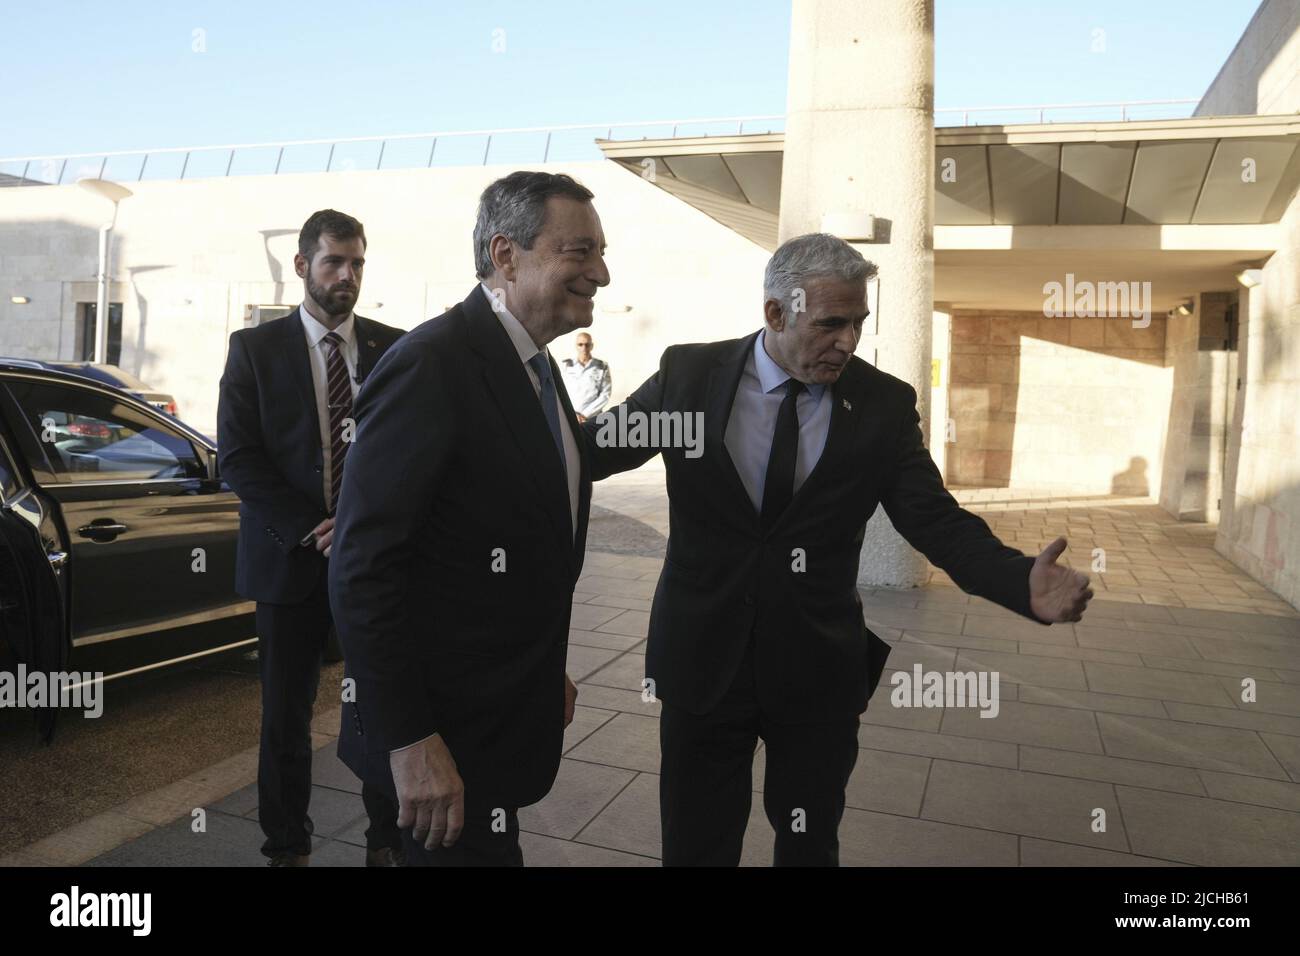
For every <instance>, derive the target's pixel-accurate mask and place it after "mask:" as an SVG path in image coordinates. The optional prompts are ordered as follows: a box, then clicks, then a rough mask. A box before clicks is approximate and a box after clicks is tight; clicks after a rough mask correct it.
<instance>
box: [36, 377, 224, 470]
mask: <svg viewBox="0 0 1300 956" xmlns="http://www.w3.org/2000/svg"><path fill="white" fill-rule="evenodd" d="M10 392H11V394H12V395H13V397H14V398H15V399H16V400H17V402H18V405H19V407H20V408H21V409H22V412H23V415H24V417H26V419H27V421H28V423H29V424H30V425H31V427H32V431H34V432H35V433H36V437H37V440H38V441H40V443H41V444H42V446H43V447H44V449H45V455H46V457H47V458H48V459H49V461H50V464H51V466H52V467H53V469H54V473H55V477H56V478H57V479H58V480H60V481H66V482H79V481H104V480H117V481H140V480H144V479H150V478H202V477H204V475H205V474H206V469H205V468H204V466H203V464H202V462H201V461H200V460H199V457H198V455H197V454H196V453H195V451H194V446H193V445H191V444H190V442H189V440H188V439H186V438H184V437H182V436H180V435H178V434H176V433H175V432H173V431H171V430H169V429H167V428H165V427H163V426H162V425H161V423H159V422H157V421H155V420H154V419H153V418H151V417H149V416H148V415H146V414H144V413H143V412H140V411H138V410H137V409H135V408H132V407H131V406H129V405H127V404H125V403H124V402H121V401H119V400H117V399H115V398H113V397H112V396H110V395H105V394H103V393H101V392H96V391H92V390H91V389H81V388H76V387H73V386H68V385H51V384H49V383H45V382H34V381H27V382H19V383H15V384H13V385H11V386H10Z"/></svg>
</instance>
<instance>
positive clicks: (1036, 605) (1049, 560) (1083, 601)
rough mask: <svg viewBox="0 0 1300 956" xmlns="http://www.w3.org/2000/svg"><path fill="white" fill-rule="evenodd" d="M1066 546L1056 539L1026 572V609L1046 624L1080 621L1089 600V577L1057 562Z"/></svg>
mask: <svg viewBox="0 0 1300 956" xmlns="http://www.w3.org/2000/svg"><path fill="white" fill-rule="evenodd" d="M1065 543H1066V542H1065V539H1064V538H1057V539H1056V540H1055V541H1053V542H1052V543H1051V544H1049V545H1048V546H1047V547H1046V548H1044V549H1043V553H1042V554H1040V555H1039V556H1038V557H1037V558H1035V559H1034V566H1033V568H1031V569H1030V571H1029V609H1030V610H1031V611H1033V612H1034V616H1035V617H1037V618H1038V619H1039V620H1040V621H1043V622H1045V623H1048V624H1056V623H1060V622H1064V621H1078V620H1080V619H1081V618H1082V617H1083V612H1084V609H1085V608H1087V606H1088V601H1090V600H1091V599H1092V588H1090V587H1088V582H1089V580H1090V579H1089V577H1088V575H1086V574H1084V573H1082V572H1080V571H1075V570H1074V569H1073V568H1066V567H1062V566H1061V565H1059V564H1057V563H1056V559H1057V558H1059V557H1060V556H1061V552H1063V551H1064V550H1065Z"/></svg>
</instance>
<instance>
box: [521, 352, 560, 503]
mask: <svg viewBox="0 0 1300 956" xmlns="http://www.w3.org/2000/svg"><path fill="white" fill-rule="evenodd" d="M528 364H529V365H531V366H532V367H533V371H534V372H536V373H537V381H538V382H540V383H541V386H542V390H541V395H540V396H539V398H541V400H542V414H543V415H545V416H546V424H547V425H548V426H550V429H551V437H552V438H553V439H555V450H556V451H558V452H559V453H560V473H561V474H562V475H564V481H565V484H566V485H567V484H568V481H569V477H568V476H569V470H568V468H566V467H565V460H564V438H563V436H562V435H561V434H560V413H559V412H558V411H557V410H556V405H555V379H553V378H552V377H551V363H550V362H549V361H547V358H546V353H545V352H538V353H537V354H536V355H534V356H533V357H532V358H530V359H529V360H528Z"/></svg>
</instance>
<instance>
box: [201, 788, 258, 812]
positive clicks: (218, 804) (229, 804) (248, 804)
mask: <svg viewBox="0 0 1300 956" xmlns="http://www.w3.org/2000/svg"><path fill="white" fill-rule="evenodd" d="M207 809H208V810H215V811H217V812H219V813H228V814H230V815H231V816H235V817H253V818H254V819H256V810H257V784H255V783H250V784H249V785H248V786H246V787H240V788H239V789H238V790H236V791H235V792H234V793H232V794H230V795H229V796H226V797H223V798H222V799H220V800H217V801H215V802H213V803H211V804H208V806H207Z"/></svg>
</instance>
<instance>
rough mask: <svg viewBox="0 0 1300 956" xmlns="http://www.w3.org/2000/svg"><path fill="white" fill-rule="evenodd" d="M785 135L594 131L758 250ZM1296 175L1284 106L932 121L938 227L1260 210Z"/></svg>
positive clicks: (1215, 216)
mask: <svg viewBox="0 0 1300 956" xmlns="http://www.w3.org/2000/svg"><path fill="white" fill-rule="evenodd" d="M784 143H785V136H784V134H782V133H765V134H761V135H754V136H745V135H741V136H705V137H693V138H675V139H658V140H651V139H644V140H636V141H620V140H597V145H598V146H599V147H600V148H601V150H602V151H603V152H604V154H605V156H606V157H607V158H609V159H612V160H614V161H615V162H618V163H619V164H621V165H623V166H624V167H626V168H627V169H629V170H630V171H632V172H634V173H636V174H637V175H638V176H641V177H642V178H645V179H647V180H649V181H651V182H653V183H654V185H656V186H658V187H659V188H661V189H663V190H665V191H667V192H669V193H672V194H673V195H675V196H677V197H678V198H680V199H682V200H683V201H685V202H687V203H689V204H690V205H692V206H694V207H695V208H697V209H699V210H700V211H701V212H703V213H705V214H706V215H708V216H710V217H712V218H713V219H716V220H717V221H719V222H721V223H723V224H724V225H727V226H729V227H730V228H732V229H734V230H735V231H736V232H738V233H740V234H741V235H743V236H746V237H747V238H749V239H751V240H753V241H754V242H756V243H758V244H759V245H760V246H763V247H765V248H767V249H774V248H776V244H777V220H778V213H779V209H780V190H781V163H782V156H783V152H784ZM1298 183H1300V117H1297V116H1295V115H1285V116H1229V117H1196V118H1192V119H1181V120H1143V121H1129V122H1118V123H1037V124H1024V125H1014V126H968V127H940V128H939V129H937V130H936V131H935V183H934V186H935V224H936V225H937V226H945V225H952V226H959V225H962V226H966V225H1007V226H1029V225H1035V226H1039V225H1051V226H1095V225H1174V224H1205V225H1209V224H1232V223H1239V224H1258V223H1269V222H1276V221H1277V220H1278V219H1279V218H1280V217H1281V215H1282V213H1283V212H1284V211H1285V209H1286V206H1287V203H1288V202H1289V201H1290V198H1291V196H1292V195H1293V194H1294V193H1295V191H1296V186H1297V184H1298ZM864 211H868V212H869V211H870V210H864Z"/></svg>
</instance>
